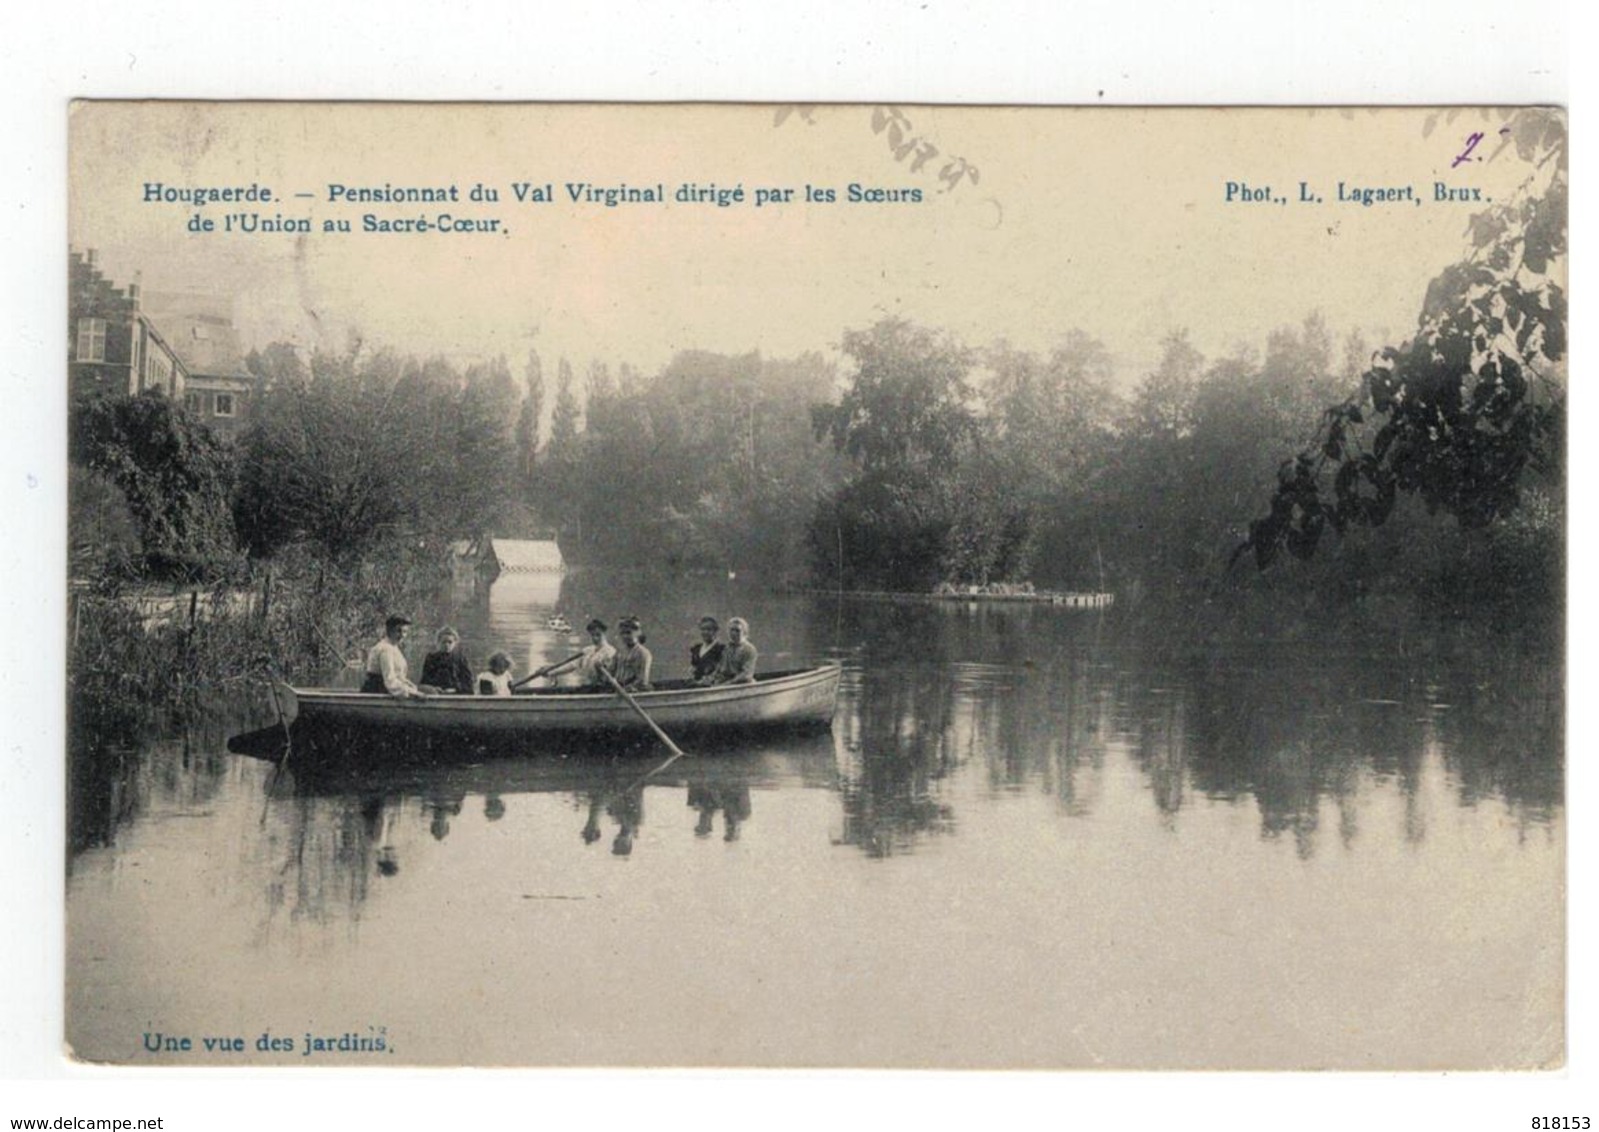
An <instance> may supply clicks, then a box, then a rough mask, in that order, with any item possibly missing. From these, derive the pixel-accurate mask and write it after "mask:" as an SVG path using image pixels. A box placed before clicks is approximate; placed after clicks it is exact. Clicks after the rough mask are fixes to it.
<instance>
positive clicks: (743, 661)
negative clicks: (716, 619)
mask: <svg viewBox="0 0 1599 1132" xmlns="http://www.w3.org/2000/svg"><path fill="white" fill-rule="evenodd" d="M749 631H750V626H749V622H748V621H745V620H744V618H742V617H735V618H733V619H732V620H731V621H729V622H728V623H727V647H726V648H725V649H723V650H722V658H721V659H720V660H718V661H717V662H716V671H715V672H713V673H711V678H710V679H709V680H708V681H706V682H707V683H709V684H753V683H755V658H756V652H755V645H754V644H753V643H751V641H750V640H749V637H748V634H749Z"/></svg>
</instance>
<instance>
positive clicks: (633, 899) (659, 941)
mask: <svg viewBox="0 0 1599 1132" xmlns="http://www.w3.org/2000/svg"><path fill="white" fill-rule="evenodd" d="M458 598H459V604H458V605H457V607H456V608H453V609H451V610H449V611H448V614H449V616H451V617H452V619H453V620H454V621H455V623H456V624H457V625H458V626H459V627H460V628H461V629H462V630H463V633H464V636H465V637H466V640H467V644H468V649H469V651H470V653H471V655H472V656H473V658H474V659H475V660H479V661H480V660H481V659H482V658H483V657H485V656H486V655H487V654H488V653H489V652H490V651H492V650H493V649H497V648H505V649H507V651H509V652H511V654H512V655H513V656H514V657H515V658H516V660H517V671H518V672H519V673H521V672H526V671H527V670H528V668H529V666H530V665H533V664H536V663H543V662H544V661H545V660H547V659H557V658H559V657H561V656H564V655H566V654H567V652H568V651H569V650H570V642H568V641H567V640H566V639H565V638H562V637H557V636H555V635H554V634H550V633H548V632H546V631H545V629H544V625H545V622H546V619H547V618H548V616H549V615H550V613H551V612H553V611H555V610H559V611H561V612H563V613H565V614H566V616H567V617H568V618H569V619H570V620H571V621H572V622H573V624H574V625H578V626H580V625H581V624H582V623H583V621H584V620H585V619H586V618H587V617H588V616H589V615H590V614H591V613H593V612H599V613H601V614H602V615H605V614H609V615H610V616H609V617H607V620H610V621H612V622H614V621H615V620H616V618H617V617H618V616H620V615H621V614H623V613H628V612H637V613H641V614H644V615H646V621H647V627H648V629H649V631H650V637H649V639H650V645H651V646H652V648H653V649H654V650H655V655H656V663H657V671H658V673H660V674H662V675H678V674H681V670H682V669H684V668H685V667H686V656H687V646H688V644H689V641H690V634H691V629H692V625H693V623H694V621H695V619H696V618H697V617H698V616H699V615H700V614H701V613H703V612H706V611H712V612H716V613H720V614H723V615H726V614H730V613H734V612H738V613H743V614H745V615H746V616H748V617H749V618H750V620H751V622H752V632H751V636H752V638H753V640H754V641H755V643H756V644H757V645H758V646H759V647H760V649H761V655H762V663H763V665H764V666H766V667H768V668H776V667H791V666H798V665H800V664H803V663H806V662H809V661H812V660H816V659H821V658H827V657H832V658H837V659H839V660H842V661H843V662H844V664H845V666H846V673H845V679H844V684H843V689H842V693H841V701H840V704H839V712H838V716H837V719H836V721H835V724H834V727H833V730H832V733H831V734H829V735H823V736H820V737H818V736H814V735H813V736H809V737H804V738H788V739H776V740H772V741H768V742H764V743H761V744H758V745H746V746H744V747H740V748H737V749H734V750H730V751H722V752H716V753H713V754H707V755H703V756H702V755H693V756H692V757H690V758H688V759H685V760H683V761H681V762H678V763H676V764H674V765H673V766H672V767H671V768H669V769H668V770H667V771H665V772H664V773H662V774H660V775H659V776H656V777H651V778H648V779H646V780H645V782H644V783H643V784H642V785H640V784H638V778H639V776H640V774H641V773H642V772H643V771H646V770H648V769H650V767H651V766H652V765H654V763H655V761H656V760H657V759H658V757H659V753H658V752H654V751H648V750H647V751H645V752H643V753H642V754H639V753H637V752H635V753H633V754H631V755H630V756H628V757H622V753H621V752H616V753H615V755H616V757H612V755H613V753H612V752H607V751H604V750H601V751H591V752H589V753H586V754H584V755H581V756H579V755H575V754H569V755H567V756H566V757H562V755H561V753H560V752H555V751H550V750H545V751H543V752H532V753H530V755H529V756H528V757H526V758H515V759H506V758H496V759H487V760H486V759H484V758H483V757H481V756H475V755H474V752H472V751H470V750H465V751H463V752H461V755H462V759H463V762H462V763H461V765H458V766H454V767H451V768H447V769H438V770H430V771H416V770H412V771H406V772H400V771H391V772H384V771H381V770H377V771H369V772H362V773H350V774H342V775H340V774H331V775H320V774H311V773H308V772H309V770H310V768H309V767H306V768H302V769H301V771H300V773H298V774H296V773H295V771H294V770H293V763H292V762H291V769H290V770H289V771H288V772H286V773H283V774H281V775H278V774H276V773H275V772H274V771H273V769H272V768H271V767H270V766H269V765H268V764H267V763H264V762H262V761H259V760H256V759H253V758H249V757H247V756H242V755H235V754H229V753H228V752H227V748H226V739H227V737H228V733H229V732H230V731H239V730H244V729H245V728H246V727H248V726H255V725H259V724H261V723H264V722H266V721H267V720H266V719H265V718H263V717H262V716H261V715H260V714H259V705H256V707H255V708H254V709H253V713H252V712H246V711H245V710H244V709H243V708H242V707H241V708H240V710H239V714H238V717H237V718H234V719H228V720H225V721H223V722H221V723H219V724H217V725H215V726H209V727H205V728H200V729H197V730H196V731H193V732H191V733H190V734H188V735H184V736H172V737H168V738H166V739H163V740H161V741H156V742H151V743H149V744H147V745H145V746H143V747H141V748H137V749H131V750H126V751H118V752H110V753H108V752H104V751H102V752H101V754H100V757H99V758H97V759H96V760H95V761H94V763H93V765H92V766H91V765H88V764H87V763H83V762H80V764H79V765H78V766H77V767H76V768H75V769H74V772H73V780H74V796H73V805H72V807H71V814H70V818H71V820H70V831H71V837H72V839H73V844H72V848H71V856H70V864H69V876H68V879H67V913H68V928H69V941H68V952H67V974H68V988H67V1028H68V1035H69V1038H70V1040H71V1042H72V1043H73V1045H74V1047H75V1049H76V1050H77V1051H78V1053H79V1054H80V1055H81V1056H84V1057H87V1058H92V1059H107V1060H113V1061H131V1062H162V1061H166V1062H206V1063H228V1062H231V1061H237V1060H239V1059H241V1058H256V1059H260V1060H265V1061H280V1062H282V1063H285V1064H296V1065H308V1064H351V1063H356V1064H374V1063H376V1064H381V1065H394V1064H404V1063H437V1064H478V1065H488V1064H521V1065H540V1064H607V1065H640V1064H657V1065H658V1064H672V1065H693V1064H719V1065H743V1064H765V1065H840V1064H858V1065H938V1066H1061V1067H1090V1068H1091V1067H1102V1066H1108V1067H1202V1066H1212V1067H1214V1066H1232V1067H1278V1066H1295V1067H1352V1068H1367V1067H1370V1068H1377V1067H1410V1068H1444V1067H1448V1068H1457V1069H1458V1068H1467V1067H1489V1066H1493V1067H1504V1066H1532V1065H1539V1064H1545V1063H1548V1062H1549V1061H1551V1059H1555V1058H1558V1057H1559V1055H1560V1052H1561V1050H1562V1047H1563V1040H1564V1037H1563V1021H1562V1015H1561V1002H1562V996H1563V968H1564V951H1563V942H1562V941H1563V935H1564V911H1563V906H1564V902H1563V888H1564V865H1563V845H1564V832H1563V823H1564V808H1563V800H1562V795H1561V783H1562V764H1561V755H1560V751H1561V746H1562V741H1563V737H1562V732H1561V722H1560V721H1561V692H1560V673H1559V670H1558V667H1557V666H1556V665H1555V664H1553V663H1550V662H1543V663H1539V662H1536V661H1532V660H1527V659H1518V658H1516V657H1513V656H1506V655H1504V654H1502V653H1498V654H1493V655H1473V654H1471V653H1469V652H1468V651H1466V650H1461V649H1458V648H1457V649H1454V650H1451V651H1450V652H1449V653H1448V654H1447V655H1440V653H1439V650H1438V649H1436V648H1420V647H1418V646H1415V645H1411V646H1410V647H1408V648H1405V649H1395V648H1383V649H1372V650H1362V649H1343V650H1338V649H1333V650H1327V649H1326V648H1325V647H1322V648H1315V649H1313V648H1310V647H1308V646H1301V647H1298V648H1289V647H1279V648H1273V649H1266V648H1251V649H1239V650H1237V651H1236V652H1235V653H1216V652H1207V653H1205V654H1203V655H1194V654H1186V653H1184V652H1183V651H1181V650H1175V649H1167V648H1164V647H1162V646H1161V643H1160V642H1158V641H1156V642H1150V641H1148V640H1147V639H1146V640H1144V641H1142V642H1139V641H1135V640H1134V639H1132V638H1131V636H1130V635H1129V631H1128V630H1127V629H1126V628H1125V626H1124V624H1123V622H1122V621H1121V620H1120V619H1119V618H1118V617H1117V616H1116V615H1115V614H1108V615H1107V614H1101V613H1098V612H1092V611H1064V610H1055V609H1050V608H1047V607H1008V606H1007V607H986V608H981V609H979V608H966V607H961V606H945V605H910V604H907V605H892V604H866V603H842V604H841V603H838V602H836V601H833V600H831V599H825V598H805V597H785V598H774V597H771V596H768V595H761V594H757V593H755V592H753V591H744V590H741V589H739V588H737V584H736V583H733V582H728V583H723V582H720V581H718V582H716V583H714V584H709V583H704V582H686V583H685V582H676V583H671V584H662V583H649V582H644V581H639V580H627V579H620V580H618V579H605V578H602V577H598V576H595V575H583V574H576V575H572V576H569V577H568V578H567V579H565V581H564V583H562V584H561V585H560V586H559V587H558V586H553V585H550V584H548V583H542V584H541V583H533V582H523V583H520V584H518V583H514V582H511V583H507V582H501V583H499V584H497V585H496V586H495V587H494V588H493V589H492V591H491V592H490V593H489V595H488V596H487V597H474V596H473V595H471V594H470V593H462V594H460V595H458ZM441 615H442V614H441ZM434 620H435V621H436V618H434ZM419 663H420V650H419V651H417V653H416V654H415V656H414V658H413V667H418V666H419ZM308 1034H309V1035H310V1036H311V1037H312V1039H313V1042H312V1043H309V1044H312V1045H314V1044H315V1043H316V1042H318V1041H320V1042H321V1043H323V1044H324V1045H326V1046H329V1047H331V1048H315V1049H313V1050H312V1052H311V1053H309V1054H307V1053H306V1049H307V1046H308V1042H307V1035H308ZM185 1037H186V1038H188V1039H189V1040H190V1042H191V1044H192V1046H193V1048H192V1049H191V1050H189V1051H182V1050H176V1051H170V1052H155V1051H152V1050H151V1049H150V1048H149V1047H150V1046H151V1045H152V1044H153V1045H157V1046H160V1045H162V1044H163V1043H166V1042H169V1041H172V1040H175V1039H182V1038H185ZM208 1037H209V1038H243V1039H244V1042H245V1046H246V1052H245V1053H242V1054H241V1053H230V1052H218V1051H209V1050H207V1049H206V1048H205V1046H204V1042H203V1039H205V1038H208ZM274 1038H275V1039H279V1040H280V1041H281V1040H284V1039H287V1040H288V1041H290V1042H292V1048H291V1049H288V1050H283V1049H280V1050H279V1051H277V1052H261V1053H258V1052H256V1051H257V1047H258V1043H262V1042H263V1040H264V1039H265V1040H267V1041H270V1039H274ZM341 1045H342V1046H343V1047H344V1048H343V1049H340V1048H339V1047H340V1046H341ZM379 1047H381V1048H379Z"/></svg>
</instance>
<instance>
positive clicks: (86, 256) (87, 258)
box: [83, 248, 100, 267]
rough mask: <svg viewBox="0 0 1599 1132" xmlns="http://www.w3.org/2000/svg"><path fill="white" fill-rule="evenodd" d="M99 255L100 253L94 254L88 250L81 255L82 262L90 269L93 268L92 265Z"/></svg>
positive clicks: (93, 251)
mask: <svg viewBox="0 0 1599 1132" xmlns="http://www.w3.org/2000/svg"><path fill="white" fill-rule="evenodd" d="M99 254H100V253H98V252H96V251H95V250H94V249H93V248H90V249H89V250H88V251H86V252H84V253H83V260H84V262H85V263H87V264H88V265H89V266H90V267H93V266H94V264H95V260H97V259H98V258H99Z"/></svg>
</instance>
